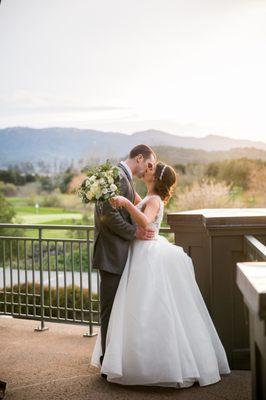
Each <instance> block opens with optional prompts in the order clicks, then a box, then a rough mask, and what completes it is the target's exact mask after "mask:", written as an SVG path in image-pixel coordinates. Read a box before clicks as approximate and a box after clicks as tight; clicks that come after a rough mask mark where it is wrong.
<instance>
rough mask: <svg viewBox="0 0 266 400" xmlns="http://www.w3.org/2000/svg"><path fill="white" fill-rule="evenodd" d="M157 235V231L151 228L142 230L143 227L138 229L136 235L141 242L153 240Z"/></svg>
mask: <svg viewBox="0 0 266 400" xmlns="http://www.w3.org/2000/svg"><path fill="white" fill-rule="evenodd" d="M154 235H155V230H154V229H151V228H147V229H144V228H141V226H138V227H137V230H136V233H135V237H136V239H140V240H151V239H153V238H154Z"/></svg>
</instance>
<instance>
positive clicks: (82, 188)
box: [77, 160, 121, 203]
mask: <svg viewBox="0 0 266 400" xmlns="http://www.w3.org/2000/svg"><path fill="white" fill-rule="evenodd" d="M86 175H87V176H86V178H85V179H84V180H83V182H82V183H81V184H80V185H79V186H78V189H77V195H78V196H79V197H81V200H82V202H83V203H89V202H93V203H95V202H96V201H98V200H100V201H105V200H108V199H110V198H111V197H114V196H117V195H119V193H120V188H119V181H120V179H121V177H120V171H119V168H118V167H117V166H113V165H112V164H111V163H110V162H109V160H107V161H106V163H105V164H102V165H99V166H97V167H95V168H92V169H89V170H88V171H87V173H86Z"/></svg>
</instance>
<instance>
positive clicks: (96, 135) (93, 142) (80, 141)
mask: <svg viewBox="0 0 266 400" xmlns="http://www.w3.org/2000/svg"><path fill="white" fill-rule="evenodd" d="M139 143H145V144H148V145H150V146H152V147H157V148H158V149H159V147H160V148H161V151H163V152H164V153H165V154H166V153H167V155H168V157H170V158H171V159H172V158H173V159H177V160H176V162H179V163H187V162H189V161H192V160H193V161H198V162H207V161H208V160H217V159H223V158H237V157H242V156H246V157H250V158H262V159H265V154H266V143H263V142H256V141H251V140H250V141H249V140H237V139H232V138H228V137H224V136H219V135H208V136H205V137H202V138H196V137H192V136H190V137H188V136H177V135H172V134H170V133H166V132H162V131H158V130H152V129H151V130H147V131H143V132H136V133H133V134H131V135H126V134H123V133H118V132H101V131H96V130H92V129H76V128H45V129H33V128H27V127H14V128H6V129H0V168H5V167H7V166H8V165H10V164H15V163H20V162H27V161H30V162H32V163H33V164H36V163H37V162H38V161H40V160H43V161H44V162H46V163H53V162H54V161H55V160H56V161H58V162H68V163H70V162H71V161H72V160H73V161H74V162H77V161H78V160H90V159H97V160H98V161H104V160H106V158H109V157H110V158H111V157H112V158H120V157H124V156H126V154H127V153H128V151H129V150H130V149H131V148H132V147H133V146H135V145H136V144H139Z"/></svg>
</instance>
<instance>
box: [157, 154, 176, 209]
mask: <svg viewBox="0 0 266 400" xmlns="http://www.w3.org/2000/svg"><path fill="white" fill-rule="evenodd" d="M176 184H177V173H176V172H175V170H174V168H172V167H171V166H170V165H166V164H164V163H162V162H160V161H159V162H158V163H157V164H156V168H155V185H154V189H153V190H154V191H155V193H156V194H158V195H159V196H160V197H161V199H162V200H163V202H164V204H166V203H168V201H169V200H170V198H171V197H172V195H173V193H174V188H175V186H176Z"/></svg>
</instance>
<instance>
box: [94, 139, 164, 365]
mask: <svg viewBox="0 0 266 400" xmlns="http://www.w3.org/2000/svg"><path fill="white" fill-rule="evenodd" d="M155 162H156V154H155V153H154V151H153V150H152V149H151V148H150V147H149V146H146V145H145V144H140V145H137V146H135V147H134V148H133V149H132V150H131V151H130V153H129V156H128V158H127V159H126V160H125V161H120V162H119V164H118V167H119V169H120V175H121V180H120V188H121V190H120V194H121V195H122V196H124V197H126V198H127V199H129V200H130V201H131V202H132V203H134V204H135V203H137V202H138V200H139V199H138V195H137V194H136V193H135V190H134V186H133V181H132V178H133V176H137V177H138V178H142V177H143V176H144V174H145V172H146V171H147V170H148V169H152V168H153V167H154V164H155ZM94 225H95V231H94V249H93V257H92V267H93V268H99V270H100V277H101V283H100V298H101V300H100V301H101V338H102V352H103V356H104V353H105V342H106V333H107V328H108V322H109V318H110V314H111V310H112V306H113V302H114V298H115V294H116V291H117V288H118V285H119V281H120V278H121V275H122V273H123V270H124V267H125V265H126V261H127V256H128V250H129V245H130V242H131V241H132V240H134V239H135V238H137V239H141V240H150V239H152V238H153V236H154V231H153V230H152V229H146V230H145V229H143V228H141V227H139V226H137V225H136V223H135V222H134V221H133V220H132V219H131V216H130V214H129V213H128V211H127V210H126V209H124V208H121V209H116V208H114V207H112V206H111V204H110V203H109V201H104V202H100V201H98V202H97V203H96V205H95V210H94ZM103 356H102V357H101V360H100V362H101V363H102V360H103Z"/></svg>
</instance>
